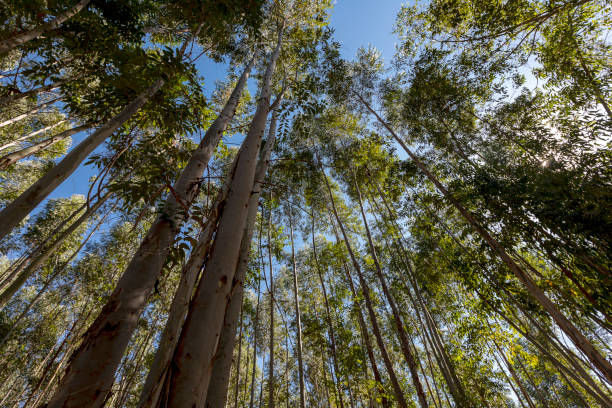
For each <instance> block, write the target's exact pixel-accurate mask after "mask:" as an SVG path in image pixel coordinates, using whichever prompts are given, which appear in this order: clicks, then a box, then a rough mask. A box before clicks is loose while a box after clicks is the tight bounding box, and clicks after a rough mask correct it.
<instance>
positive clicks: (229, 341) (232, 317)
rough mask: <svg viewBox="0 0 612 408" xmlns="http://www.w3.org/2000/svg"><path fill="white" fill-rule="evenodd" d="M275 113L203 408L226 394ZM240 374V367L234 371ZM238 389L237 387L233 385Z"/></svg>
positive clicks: (219, 403) (215, 405) (218, 403)
mask: <svg viewBox="0 0 612 408" xmlns="http://www.w3.org/2000/svg"><path fill="white" fill-rule="evenodd" d="M277 118H278V112H277V111H276V110H274V112H273V113H272V119H271V121H270V130H269V132H268V140H267V141H266V144H265V146H264V150H263V152H262V155H261V157H260V159H259V162H258V163H257V169H256V171H255V180H254V182H253V190H252V194H251V198H250V199H249V212H248V215H247V222H246V227H245V229H244V232H243V236H242V242H241V243H240V255H239V258H238V266H237V267H236V272H235V275H234V280H233V282H232V289H231V292H230V298H229V301H228V304H227V307H226V310H225V318H224V320H223V330H222V332H221V336H220V338H219V345H218V346H217V351H216V353H215V357H214V359H213V361H214V362H213V368H212V375H211V379H210V384H209V385H208V392H207V394H206V404H205V407H206V408H223V407H225V404H226V402H227V390H228V387H229V379H230V370H231V367H232V356H233V351H234V344H235V341H236V324H237V321H238V320H237V319H238V315H239V314H240V310H241V306H242V298H243V294H244V279H245V277H246V272H247V269H248V266H249V254H250V252H251V241H252V239H253V228H254V226H255V220H256V219H257V209H258V204H259V197H260V195H261V183H262V182H263V180H264V178H265V177H266V173H267V171H268V167H269V165H270V155H271V153H272V148H273V147H274V143H275V140H276V123H277ZM237 372H238V373H239V372H240V366H239V365H238V367H237ZM236 387H238V385H236Z"/></svg>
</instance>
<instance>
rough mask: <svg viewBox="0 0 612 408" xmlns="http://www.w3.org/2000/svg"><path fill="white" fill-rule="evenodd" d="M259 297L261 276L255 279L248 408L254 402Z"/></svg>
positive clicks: (250, 407)
mask: <svg viewBox="0 0 612 408" xmlns="http://www.w3.org/2000/svg"><path fill="white" fill-rule="evenodd" d="M260 298H261V278H259V279H258V280H257V306H256V307H255V321H254V322H253V369H252V370H251V392H250V394H251V395H250V398H249V408H253V406H254V405H253V403H254V402H255V369H256V368H257V334H258V332H259V330H258V329H259V303H260V302H259V301H260Z"/></svg>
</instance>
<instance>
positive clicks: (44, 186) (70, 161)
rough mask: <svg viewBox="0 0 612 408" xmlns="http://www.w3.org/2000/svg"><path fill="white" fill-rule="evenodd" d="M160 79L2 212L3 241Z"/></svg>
mask: <svg viewBox="0 0 612 408" xmlns="http://www.w3.org/2000/svg"><path fill="white" fill-rule="evenodd" d="M163 84H164V80H163V79H158V80H157V81H156V82H155V83H154V84H153V85H152V86H151V87H150V88H149V89H147V90H146V91H145V92H143V93H142V94H140V95H139V96H138V97H137V98H136V99H134V100H133V101H132V102H131V103H130V104H129V105H128V106H126V107H125V108H124V109H123V110H122V111H121V113H119V114H118V115H117V116H115V117H114V118H112V119H111V120H109V121H108V122H106V123H105V124H104V125H103V126H102V127H101V128H99V129H98V130H96V131H95V132H94V133H92V134H91V135H89V136H88V137H87V138H86V139H85V140H83V141H82V142H81V143H79V145H78V146H76V147H75V148H74V149H72V150H71V151H70V153H68V154H67V155H66V156H64V158H63V159H62V160H61V161H60V162H59V163H57V164H56V165H55V166H54V167H53V168H52V169H51V170H49V171H48V172H47V173H46V174H45V175H44V176H43V177H41V178H40V179H39V180H38V181H37V182H35V183H34V184H33V185H32V186H30V188H28V189H27V190H26V191H25V192H23V193H22V194H21V195H20V196H19V197H17V198H16V199H15V200H14V201H13V202H11V203H10V204H9V205H7V206H6V207H5V208H4V209H3V210H2V212H0V240H2V239H3V238H4V237H6V236H7V235H8V234H10V233H11V231H13V229H14V228H15V227H16V226H17V225H19V223H20V222H21V221H23V219H24V218H25V217H26V216H27V215H28V214H29V213H30V212H31V211H32V210H33V209H34V208H35V207H36V206H37V205H38V204H40V203H41V202H42V201H43V200H44V199H45V198H46V197H47V196H48V195H49V194H51V192H52V191H53V190H55V188H56V187H57V186H59V185H60V184H61V183H62V182H63V181H64V180H66V179H67V178H68V176H70V175H71V174H72V173H73V172H74V171H75V170H76V169H77V168H78V167H79V165H80V164H81V162H83V160H85V158H87V156H89V154H90V153H91V152H93V151H94V150H95V149H96V147H98V146H99V145H100V144H101V143H102V142H103V141H104V140H106V138H108V137H109V136H110V135H111V134H113V132H114V131H115V130H117V129H118V128H119V127H120V126H121V125H123V123H125V122H126V121H127V120H128V119H130V118H131V117H132V115H134V114H135V113H136V112H138V111H139V110H140V108H142V107H143V106H144V104H145V103H146V102H147V101H148V100H149V99H150V98H151V97H152V96H153V95H154V94H155V93H156V92H157V91H158V90H159V89H160V88H161V87H162V86H163Z"/></svg>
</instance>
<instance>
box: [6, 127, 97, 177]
mask: <svg viewBox="0 0 612 408" xmlns="http://www.w3.org/2000/svg"><path fill="white" fill-rule="evenodd" d="M90 127H91V124H85V125H81V126H77V127H74V128H72V129H68V130H65V131H63V132H61V133H58V134H57V135H55V136H51V137H50V138H48V139H45V140H43V141H41V142H38V143H36V144H34V145H32V146H29V147H26V148H24V149H21V150H18V151H16V152H13V153H9V154H7V155H4V156H3V157H0V170H5V169H6V168H8V167H9V166H10V165H11V164H13V163H16V162H17V161H18V160H21V159H24V158H26V157H28V156H31V155H33V154H36V153H38V152H40V151H42V150H45V149H46V148H47V147H49V146H51V145H53V144H55V143H57V142H59V141H60V140H64V139H66V138H67V137H70V136H72V135H75V134H77V133H79V132H82V131H83V130H87V129H89V128H90Z"/></svg>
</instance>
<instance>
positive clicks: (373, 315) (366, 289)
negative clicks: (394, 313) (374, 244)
mask: <svg viewBox="0 0 612 408" xmlns="http://www.w3.org/2000/svg"><path fill="white" fill-rule="evenodd" d="M321 175H322V176H323V178H324V180H325V184H326V186H327V191H328V192H329V197H330V202H331V204H332V211H333V214H334V217H335V219H336V222H337V223H338V226H339V227H340V231H341V232H342V237H343V239H344V243H345V245H346V247H347V250H348V252H349V255H350V257H351V260H352V261H353V267H354V268H355V271H356V272H357V276H358V278H359V282H360V284H361V290H362V292H363V297H364V300H365V303H366V308H367V309H368V315H369V316H370V324H371V325H372V331H373V332H374V337H375V338H376V342H377V343H378V348H379V349H380V354H382V357H383V361H384V363H385V366H386V368H387V373H388V374H389V378H390V379H391V384H392V385H393V390H394V394H395V398H396V399H397V402H398V404H399V406H400V407H401V408H407V407H408V405H407V403H406V399H405V398H404V393H403V392H402V389H401V387H400V385H399V381H398V380H397V376H396V375H395V370H394V369H393V364H392V363H391V360H390V358H389V354H388V353H387V350H386V348H385V344H384V341H383V338H382V335H381V333H380V328H379V326H378V321H377V318H376V313H375V312H374V308H373V305H372V299H371V298H370V288H369V286H368V284H367V282H366V281H365V278H364V277H363V274H362V273H361V266H360V265H359V262H358V261H357V258H356V257H355V254H354V253H353V250H352V248H351V245H350V243H349V240H348V236H347V235H346V231H345V230H344V225H343V224H342V221H341V220H340V217H339V216H338V211H337V209H336V204H335V201H334V196H333V194H332V191H331V187H330V185H329V180H328V179H327V176H326V175H325V173H324V172H323V168H322V167H321Z"/></svg>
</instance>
